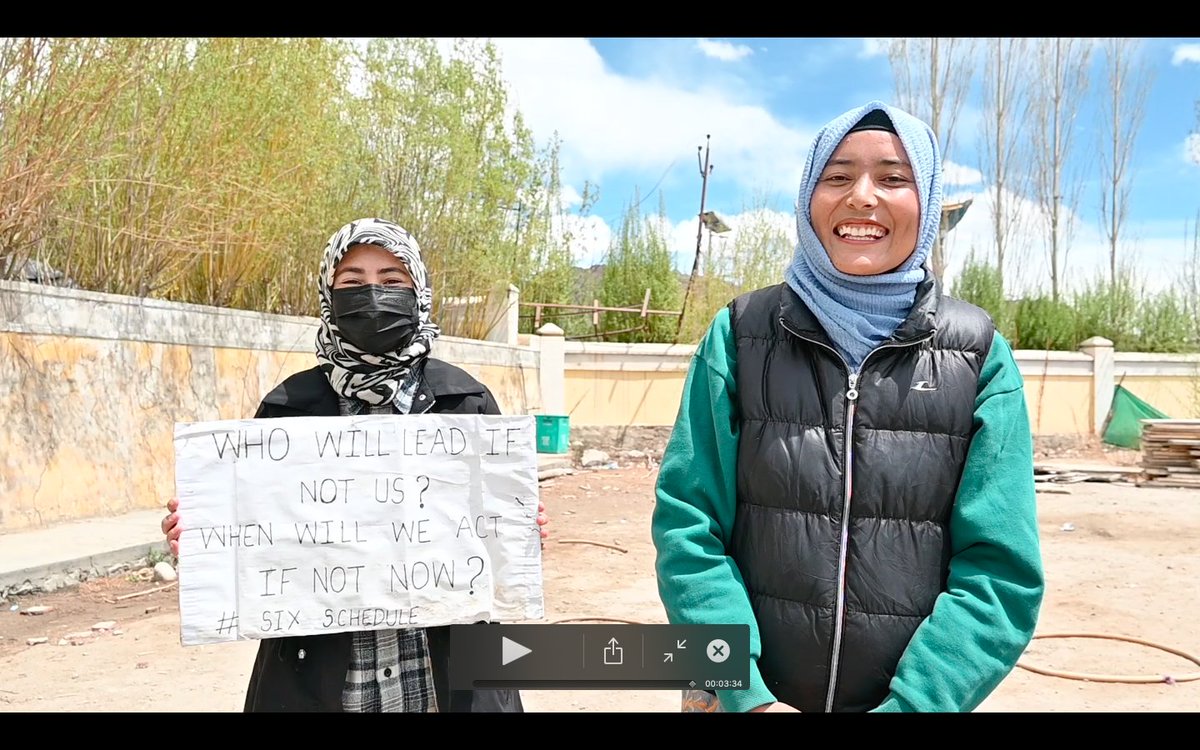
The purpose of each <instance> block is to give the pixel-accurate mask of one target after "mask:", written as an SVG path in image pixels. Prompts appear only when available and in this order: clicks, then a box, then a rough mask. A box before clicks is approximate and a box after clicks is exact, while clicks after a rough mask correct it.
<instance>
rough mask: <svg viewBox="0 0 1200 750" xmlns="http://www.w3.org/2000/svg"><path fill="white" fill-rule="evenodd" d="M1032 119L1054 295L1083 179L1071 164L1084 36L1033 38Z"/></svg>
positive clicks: (1087, 50)
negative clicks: (1034, 52)
mask: <svg viewBox="0 0 1200 750" xmlns="http://www.w3.org/2000/svg"><path fill="white" fill-rule="evenodd" d="M1038 41H1039V43H1038V51H1037V56H1036V60H1037V67H1038V72H1037V74H1036V75H1035V76H1034V77H1033V85H1034V88H1035V94H1034V106H1033V109H1032V115H1033V117H1032V122H1033V125H1034V133H1033V136H1034V137H1033V143H1034V146H1035V148H1036V150H1037V157H1036V161H1035V164H1037V165H1038V166H1037V168H1036V169H1034V180H1033V185H1034V192H1035V193H1036V195H1037V200H1038V203H1039V206H1040V208H1041V210H1042V215H1043V218H1044V220H1045V222H1046V230H1047V233H1046V243H1047V256H1048V259H1049V261H1050V292H1051V295H1052V296H1053V298H1054V299H1056V300H1057V299H1058V298H1059V295H1060V294H1061V292H1062V287H1063V279H1062V275H1063V269H1064V268H1065V267H1066V262H1067V251H1068V249H1069V248H1070V237H1071V231H1072V229H1073V228H1074V227H1073V223H1074V222H1073V217H1074V209H1075V207H1076V206H1078V205H1079V194H1080V190H1081V189H1082V186H1083V181H1082V178H1081V175H1080V173H1079V171H1078V170H1075V169H1071V168H1070V165H1069V163H1068V162H1069V158H1070V157H1071V155H1072V154H1073V147H1074V134H1075V115H1076V113H1077V111H1078V109H1079V102H1080V101H1081V100H1082V99H1083V98H1084V96H1085V95H1086V93H1087V87H1088V62H1089V61H1090V59H1091V48H1092V42H1091V40H1089V39H1076V38H1070V39H1043V40H1038Z"/></svg>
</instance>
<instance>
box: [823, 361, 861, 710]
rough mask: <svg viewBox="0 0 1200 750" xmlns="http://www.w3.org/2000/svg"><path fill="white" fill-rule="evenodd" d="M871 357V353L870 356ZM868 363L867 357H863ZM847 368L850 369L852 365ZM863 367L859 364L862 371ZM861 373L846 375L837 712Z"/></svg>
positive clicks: (833, 678) (833, 672)
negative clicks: (855, 433)
mask: <svg viewBox="0 0 1200 750" xmlns="http://www.w3.org/2000/svg"><path fill="white" fill-rule="evenodd" d="M868 356H870V355H868ZM863 362H864V363H865V362H866V359H864V360H863ZM846 369H847V370H848V369H850V368H849V366H847V367H846ZM861 371H862V367H861V366H860V367H859V372H861ZM858 375H859V373H858V372H852V373H850V374H849V375H848V376H847V378H846V386H847V388H846V429H845V432H844V433H843V437H844V438H845V441H846V443H845V449H844V450H843V455H844V456H845V464H846V470H845V471H844V472H843V474H844V475H845V485H844V487H845V489H844V490H843V491H842V536H841V539H840V540H839V542H838V589H837V605H836V606H835V608H834V610H833V655H832V657H831V660H830V663H829V689H828V691H827V692H826V693H825V713H830V712H832V711H833V696H834V694H835V693H836V692H837V678H838V667H839V666H840V662H841V660H842V633H843V631H844V630H845V627H846V623H845V620H846V555H847V553H848V552H849V550H848V549H847V547H849V546H850V494H851V493H852V492H853V490H854V412H855V408H856V406H857V404H858Z"/></svg>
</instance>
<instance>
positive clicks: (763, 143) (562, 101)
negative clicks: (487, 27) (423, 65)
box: [493, 38, 812, 192]
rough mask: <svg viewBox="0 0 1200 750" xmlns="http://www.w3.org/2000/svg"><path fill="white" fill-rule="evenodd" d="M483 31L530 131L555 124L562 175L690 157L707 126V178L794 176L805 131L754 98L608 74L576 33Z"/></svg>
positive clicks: (657, 167)
mask: <svg viewBox="0 0 1200 750" xmlns="http://www.w3.org/2000/svg"><path fill="white" fill-rule="evenodd" d="M493 41H494V43H495V45H496V48H497V50H498V51H499V53H500V55H501V58H502V62H501V64H502V69H503V74H504V77H505V79H506V80H507V81H508V82H509V84H510V95H511V104H512V105H513V106H514V107H516V108H518V109H520V111H521V113H522V115H523V116H524V117H525V122H526V124H527V125H528V126H529V127H530V128H532V129H533V131H534V133H535V134H536V136H537V137H538V139H539V140H544V139H548V138H550V136H551V135H553V133H554V132H555V131H557V132H558V134H559V136H560V138H561V141H562V150H561V154H560V156H561V163H562V168H563V179H564V181H566V182H570V183H572V184H581V183H582V182H583V180H585V179H586V180H591V181H592V182H593V183H597V184H601V187H603V177H604V176H605V175H606V174H612V173H616V172H621V171H626V170H631V171H642V170H644V171H646V172H649V173H653V174H662V173H663V170H664V169H666V168H668V167H669V166H670V165H672V164H675V163H679V164H683V165H686V166H688V167H690V166H691V165H692V164H693V163H694V162H695V158H696V152H695V148H696V146H702V145H703V144H704V136H705V135H711V136H712V141H711V145H712V162H713V165H714V169H713V176H712V179H713V180H721V179H724V180H736V181H737V183H738V185H739V186H740V187H744V188H764V189H771V190H783V191H785V192H791V190H792V189H793V187H794V186H795V185H797V184H799V179H800V172H801V170H802V169H803V166H804V157H805V154H806V151H807V149H808V144H809V140H810V139H811V136H812V132H811V131H809V132H802V131H800V130H797V129H794V128H790V127H787V126H786V125H784V124H783V123H781V122H780V121H779V120H777V119H776V118H775V117H774V116H773V115H772V114H771V113H770V112H769V111H767V110H766V109H765V108H763V107H760V106H755V105H747V104H742V103H737V102H736V101H734V100H733V99H732V98H731V97H730V96H728V95H725V94H724V93H722V92H721V91H712V90H700V89H697V90H684V89H679V88H674V87H671V86H668V85H664V84H662V83H658V82H654V81H646V80H638V79H633V78H627V77H623V76H620V75H617V74H616V73H613V72H612V71H610V70H608V69H607V68H606V67H605V64H604V61H603V59H602V58H601V57H600V55H599V53H598V52H597V51H596V50H595V48H593V47H592V45H591V44H590V43H589V42H588V41H587V40H586V39H555V38H537V39H512V38H503V39H495V40H493ZM781 165H782V167H781ZM685 173H686V174H688V175H689V176H690V175H691V174H693V172H692V171H691V170H690V169H689V170H687V171H686V172H684V171H682V170H681V171H680V172H679V174H685ZM647 187H648V186H647Z"/></svg>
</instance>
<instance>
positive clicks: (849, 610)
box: [730, 280, 994, 712]
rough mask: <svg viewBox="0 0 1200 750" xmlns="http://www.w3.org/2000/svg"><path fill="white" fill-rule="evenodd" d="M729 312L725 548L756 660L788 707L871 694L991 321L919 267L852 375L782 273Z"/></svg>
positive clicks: (884, 664)
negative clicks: (733, 353)
mask: <svg viewBox="0 0 1200 750" xmlns="http://www.w3.org/2000/svg"><path fill="white" fill-rule="evenodd" d="M730 312H731V321H732V330H733V336H734V338H735V341H736V346H737V383H738V394H737V400H738V403H737V412H738V413H739V414H740V415H741V426H740V433H741V440H740V443H739V449H738V462H737V511H736V514H737V515H736V520H735V522H734V530H733V537H732V540H731V544H730V554H731V556H732V557H733V559H734V560H735V561H736V563H737V566H738V568H739V570H740V571H741V573H742V575H743V577H744V580H745V585H746V589H747V590H748V592H749V595H750V602H751V605H752V607H753V608H754V614H755V618H756V621H757V623H758V626H759V631H760V636H761V640H762V657H761V658H760V660H759V669H760V670H761V672H762V675H763V679H764V681H765V683H766V685H767V687H768V688H770V690H771V691H772V693H774V695H775V696H776V697H777V698H778V699H779V700H781V701H784V702H786V703H788V704H790V705H792V706H794V707H796V708H799V709H800V710H802V711H806V712H811V711H830V710H832V711H866V710H869V709H871V708H873V707H875V706H877V705H879V703H880V701H882V700H883V699H884V698H885V697H886V696H887V694H888V685H889V681H890V680H891V677H892V675H893V674H894V673H895V669H896V665H897V663H898V661H899V659H900V655H901V654H902V653H903V651H904V649H905V647H906V646H907V645H908V642H909V641H910V640H911V639H912V636H913V633H914V631H915V630H916V628H917V626H918V625H920V624H921V622H922V621H923V620H924V619H925V618H926V617H927V616H928V615H929V614H930V612H931V611H932V608H933V604H934V600H935V599H936V598H937V596H938V594H939V593H941V591H942V590H943V589H944V587H945V583H946V576H947V572H948V563H949V557H950V542H949V519H950V513H951V510H952V508H953V505H954V501H955V495H956V492H957V489H958V485H959V478H960V476H961V474H962V470H963V466H964V462H965V460H966V456H967V449H968V447H969V445H970V442H971V434H972V429H973V414H974V404H975V397H976V394H977V392H978V381H979V372H980V368H981V367H982V365H983V362H984V360H985V359H986V358H987V355H988V351H989V350H990V347H991V344H992V340H993V335H994V327H993V325H992V321H991V319H990V318H989V317H988V316H987V314H986V313H984V312H983V311H982V310H979V309H978V308H976V307H973V306H971V305H968V304H967V303H965V302H961V301H959V300H956V299H952V298H949V297H943V296H941V295H940V294H939V292H938V288H937V284H936V282H933V281H932V280H929V281H926V282H925V283H923V284H922V285H921V286H920V287H919V288H918V291H917V298H916V302H915V304H914V306H913V308H912V312H911V313H910V315H909V316H908V318H907V319H906V320H905V321H904V322H903V323H902V324H901V325H900V327H899V328H898V329H897V330H896V331H895V333H894V334H893V336H892V337H891V338H890V339H889V340H888V341H887V342H884V344H882V345H881V346H880V347H878V348H876V349H875V350H874V351H873V352H872V353H871V354H870V355H869V356H868V357H867V358H866V360H865V361H864V362H863V364H862V366H861V368H860V372H859V373H858V374H857V375H855V374H852V373H850V372H849V370H848V368H847V366H846V363H845V361H844V360H843V358H842V357H841V356H840V355H839V353H838V352H837V350H836V349H835V348H834V347H833V345H832V344H831V343H830V341H829V338H828V337H827V336H826V335H825V333H824V331H823V330H822V328H821V325H820V324H819V322H818V321H817V319H816V317H815V316H814V315H813V314H812V312H811V311H809V309H808V308H807V307H806V306H805V305H804V304H803V303H802V302H801V301H800V299H799V298H798V297H797V296H796V295H795V293H794V292H792V290H791V289H790V288H789V287H788V286H787V285H786V284H780V285H777V286H774V287H770V288H767V289H764V290H760V291H757V292H752V293H750V294H748V295H745V296H743V297H740V298H738V299H737V300H735V301H734V302H733V303H732V305H731V310H730ZM934 391H936V392H934ZM851 489H853V499H851Z"/></svg>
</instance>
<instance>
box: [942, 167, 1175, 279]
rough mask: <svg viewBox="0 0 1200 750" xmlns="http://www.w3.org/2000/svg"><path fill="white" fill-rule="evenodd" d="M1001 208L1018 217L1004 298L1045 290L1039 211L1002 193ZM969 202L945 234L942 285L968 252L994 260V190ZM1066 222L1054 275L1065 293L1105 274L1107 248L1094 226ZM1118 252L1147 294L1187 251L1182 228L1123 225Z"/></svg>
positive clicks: (1043, 227)
mask: <svg viewBox="0 0 1200 750" xmlns="http://www.w3.org/2000/svg"><path fill="white" fill-rule="evenodd" d="M1004 195H1005V210H1006V212H1007V211H1010V210H1015V211H1016V212H1018V213H1019V215H1020V217H1021V219H1020V223H1019V224H1018V225H1017V226H1016V228H1015V229H1014V230H1013V231H1011V232H1010V235H1009V240H1008V243H1007V245H1008V247H1007V250H1006V255H1005V261H1004V266H1005V287H1006V289H1007V290H1008V291H1009V293H1010V294H1031V293H1036V292H1038V291H1042V292H1045V293H1047V294H1048V293H1049V291H1050V264H1049V259H1048V257H1047V256H1048V248H1047V243H1046V240H1045V237H1046V231H1047V230H1046V225H1045V222H1044V220H1042V219H1041V217H1042V216H1044V214H1043V212H1042V210H1041V208H1040V207H1039V206H1038V205H1037V204H1036V203H1034V202H1032V201H1029V200H1025V199H1024V198H1021V197H1020V196H1017V195H1015V194H1012V193H1010V192H1008V191H1005V193H1004ZM971 197H973V199H974V202H973V203H972V204H971V207H970V208H969V209H968V210H967V213H966V214H965V215H964V216H963V218H962V220H961V221H960V222H959V224H958V225H957V226H956V227H955V228H954V229H953V230H952V231H951V232H950V233H949V234H948V235H946V244H945V254H946V260H947V267H946V279H945V281H946V287H947V289H950V288H952V287H953V284H954V279H955V278H956V277H957V275H958V274H959V272H960V271H961V269H962V266H963V263H964V262H965V261H966V260H967V258H968V256H969V255H970V254H971V252H972V251H974V253H975V255H976V257H977V258H979V257H983V258H986V259H988V260H994V258H995V252H996V250H995V230H994V228H993V226H992V202H993V200H994V197H995V190H994V189H993V188H988V189H987V190H985V191H981V192H977V193H975V194H973V195H972V196H971ZM1069 218H1070V220H1071V226H1072V227H1073V228H1072V230H1071V231H1070V238H1071V239H1070V242H1069V243H1068V244H1067V246H1066V260H1065V264H1064V262H1063V261H1062V260H1060V261H1059V274H1060V276H1059V277H1060V279H1062V280H1063V281H1062V283H1063V286H1064V288H1065V289H1066V290H1068V291H1070V290H1074V289H1078V288H1080V287H1081V286H1082V285H1085V284H1088V283H1091V282H1092V281H1094V280H1095V279H1097V278H1099V277H1101V276H1102V275H1103V274H1106V273H1107V269H1108V263H1109V257H1108V253H1109V248H1108V243H1107V241H1106V239H1105V238H1104V236H1103V234H1102V232H1101V231H1100V229H1099V227H1098V226H1097V225H1095V224H1094V223H1091V222H1085V221H1082V220H1080V218H1079V217H1078V216H1073V217H1069ZM1123 234H1124V236H1125V237H1126V240H1125V242H1123V243H1122V250H1121V251H1122V252H1123V253H1124V254H1125V259H1126V260H1133V261H1136V268H1137V273H1138V274H1139V277H1140V279H1141V281H1142V282H1143V283H1144V284H1145V286H1146V288H1147V289H1148V290H1151V291H1154V290H1161V289H1165V288H1168V287H1169V286H1171V284H1172V283H1174V282H1175V281H1176V279H1177V276H1178V269H1179V268H1181V267H1182V265H1183V264H1184V263H1185V262H1186V260H1187V257H1188V252H1189V251H1188V248H1187V247H1186V243H1185V242H1184V239H1183V237H1184V233H1183V224H1182V222H1180V223H1179V224H1178V225H1176V224H1174V223H1171V222H1163V223H1158V224H1146V223H1142V224H1138V223H1129V224H1128V225H1127V226H1126V227H1125V228H1124V229H1123Z"/></svg>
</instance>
